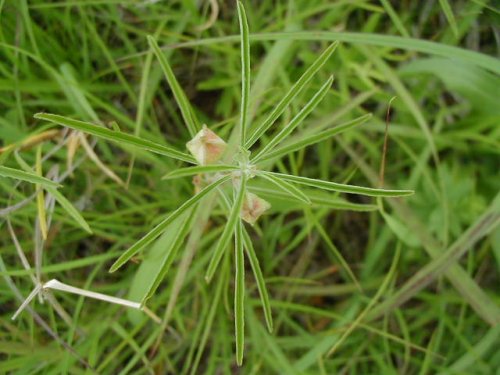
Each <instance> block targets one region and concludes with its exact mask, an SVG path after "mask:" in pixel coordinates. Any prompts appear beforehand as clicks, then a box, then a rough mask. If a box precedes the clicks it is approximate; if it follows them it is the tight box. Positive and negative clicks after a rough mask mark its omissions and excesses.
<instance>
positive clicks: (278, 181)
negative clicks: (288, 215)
mask: <svg viewBox="0 0 500 375" xmlns="http://www.w3.org/2000/svg"><path fill="white" fill-rule="evenodd" d="M259 176H260V177H262V178H265V179H266V180H268V181H269V182H271V183H272V184H273V185H276V186H277V187H278V188H280V189H281V190H283V191H285V192H286V193H288V194H289V195H290V196H292V197H293V198H295V199H297V200H298V201H300V202H303V203H306V204H311V200H310V199H309V198H308V197H307V195H305V194H304V193H303V192H302V191H300V190H299V189H297V188H296V187H295V186H293V185H292V184H291V183H289V182H287V181H286V180H284V179H282V178H279V177H276V176H274V175H272V174H270V173H267V172H264V171H263V172H260V173H259Z"/></svg>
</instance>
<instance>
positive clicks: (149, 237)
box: [109, 176, 230, 272]
mask: <svg viewBox="0 0 500 375" xmlns="http://www.w3.org/2000/svg"><path fill="white" fill-rule="evenodd" d="M229 179H230V176H226V177H223V178H221V179H220V180H217V181H216V182H213V183H212V184H210V185H208V186H207V187H205V188H204V189H203V190H202V191H200V192H199V193H198V194H196V195H194V196H193V197H191V198H190V199H189V200H187V201H186V202H184V203H183V204H182V205H181V206H180V207H179V208H178V209H177V210H175V211H174V212H172V213H171V214H170V215H168V216H167V217H166V218H165V219H163V221H162V222H161V223H160V224H158V225H157V226H156V227H154V228H153V229H152V230H151V231H150V232H149V233H148V234H146V235H145V236H144V237H142V238H141V239H140V240H139V241H137V242H136V243H135V244H134V245H132V246H131V247H130V248H129V249H128V250H127V251H125V252H124V253H123V254H122V255H121V256H120V257H119V258H118V259H117V260H116V262H115V263H113V265H112V266H111V268H110V269H109V272H114V271H116V270H117V269H118V268H120V267H121V266H122V265H123V264H124V263H126V262H127V261H128V260H129V259H130V258H132V257H133V256H134V255H135V254H137V253H138V252H139V251H140V250H141V249H143V248H144V247H145V246H147V245H149V244H150V243H151V242H152V241H154V240H155V238H157V237H158V236H159V235H160V234H162V233H163V231H164V230H165V229H166V228H167V227H168V226H169V225H170V224H171V223H172V222H173V221H174V220H175V219H177V218H178V217H179V216H181V215H182V214H183V213H184V212H186V211H187V210H188V209H189V208H191V207H193V206H194V205H195V204H196V203H198V202H199V201H200V200H201V199H202V198H203V197H205V196H206V195H207V194H208V193H210V192H211V191H213V190H214V189H215V188H217V187H218V186H220V185H222V184H223V183H224V182H226V181H228V180H229Z"/></svg>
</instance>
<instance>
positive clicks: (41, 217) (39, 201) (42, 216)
mask: <svg viewBox="0 0 500 375" xmlns="http://www.w3.org/2000/svg"><path fill="white" fill-rule="evenodd" d="M35 172H36V174H37V175H38V176H40V177H42V174H43V171H42V146H41V145H39V146H38V147H37V149H36V164H35ZM36 188H37V193H36V205H37V211H38V224H39V226H40V232H41V233H42V238H43V239H44V240H46V239H47V231H48V228H47V213H46V211H45V195H44V193H43V190H42V189H40V185H36Z"/></svg>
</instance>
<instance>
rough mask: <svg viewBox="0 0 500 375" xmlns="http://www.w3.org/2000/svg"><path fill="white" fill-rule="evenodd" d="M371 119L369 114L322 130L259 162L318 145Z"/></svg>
mask: <svg viewBox="0 0 500 375" xmlns="http://www.w3.org/2000/svg"><path fill="white" fill-rule="evenodd" d="M371 117H372V115H371V113H368V114H366V115H363V116H361V117H358V118H356V119H354V120H352V121H349V122H346V123H344V124H341V125H338V126H335V127H334V128H331V129H327V130H324V131H322V132H319V133H317V134H313V135H310V136H307V137H305V138H303V139H301V140H299V141H297V142H294V143H291V144H289V145H286V146H283V147H280V148H278V149H276V150H273V151H271V152H269V153H268V154H266V155H265V156H263V157H262V158H261V159H260V162H263V161H265V160H270V159H274V158H279V157H282V156H284V155H287V154H289V153H291V152H294V151H297V150H301V149H303V148H304V147H307V146H311V145H313V144H315V143H319V142H321V141H324V140H326V139H329V138H331V137H333V136H334V135H337V134H339V133H342V132H344V131H346V130H349V129H352V128H354V127H356V126H359V125H361V124H363V123H365V122H366V121H368V120H369V119H370V118H371Z"/></svg>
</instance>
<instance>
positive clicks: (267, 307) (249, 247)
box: [242, 227, 274, 332]
mask: <svg viewBox="0 0 500 375" xmlns="http://www.w3.org/2000/svg"><path fill="white" fill-rule="evenodd" d="M242 229H243V242H244V245H245V250H246V253H247V257H248V260H249V262H250V267H252V272H253V275H254V277H255V282H256V283H257V289H258V290H259V295H260V301H261V303H262V308H263V309H264V318H265V319H266V325H267V329H268V331H269V332H272V331H273V328H274V324H273V314H272V310H271V303H270V302H269V294H268V293H267V287H266V282H265V280H264V276H263V275H262V270H261V269H260V264H259V259H258V258H257V254H255V250H254V248H253V244H252V240H251V239H250V236H249V235H248V232H247V231H246V229H245V227H243V228H242Z"/></svg>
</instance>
